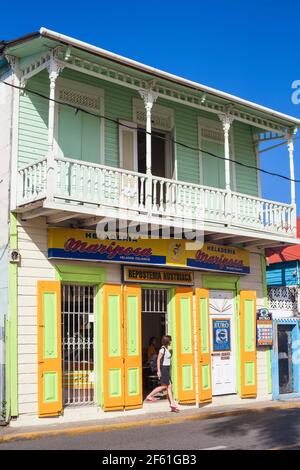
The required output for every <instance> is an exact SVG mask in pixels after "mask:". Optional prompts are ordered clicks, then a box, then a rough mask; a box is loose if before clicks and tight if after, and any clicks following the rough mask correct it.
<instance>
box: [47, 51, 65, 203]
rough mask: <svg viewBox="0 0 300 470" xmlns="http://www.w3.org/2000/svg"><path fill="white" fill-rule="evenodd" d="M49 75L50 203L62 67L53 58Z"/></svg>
mask: <svg viewBox="0 0 300 470" xmlns="http://www.w3.org/2000/svg"><path fill="white" fill-rule="evenodd" d="M47 68H48V73H49V80H50V93H49V110H48V152H47V181H46V188H47V191H46V196H47V199H48V200H49V201H53V197H54V193H55V190H56V170H57V168H56V161H55V155H54V125H55V122H54V121H55V101H54V100H55V88H56V80H57V78H58V76H59V73H60V71H61V70H62V68H61V67H59V65H58V64H57V62H56V61H55V60H54V59H53V58H52V59H51V60H50V62H49V65H48V67H47Z"/></svg>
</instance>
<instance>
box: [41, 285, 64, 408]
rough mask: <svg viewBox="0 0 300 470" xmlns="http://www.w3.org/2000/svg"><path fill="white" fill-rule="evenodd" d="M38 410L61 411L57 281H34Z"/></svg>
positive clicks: (59, 295)
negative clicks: (36, 325) (36, 304)
mask: <svg viewBox="0 0 300 470" xmlns="http://www.w3.org/2000/svg"><path fill="white" fill-rule="evenodd" d="M37 290H38V292H37V296H38V413H39V416H55V415H58V414H60V413H61V412H62V363H61V361H62V357H61V289H60V282H59V281H38V283H37Z"/></svg>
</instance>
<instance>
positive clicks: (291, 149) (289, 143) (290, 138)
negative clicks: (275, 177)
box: [286, 135, 296, 204]
mask: <svg viewBox="0 0 300 470" xmlns="http://www.w3.org/2000/svg"><path fill="white" fill-rule="evenodd" d="M286 138H287V147H288V152H289V161H290V179H291V204H296V189H295V181H294V180H295V168H294V139H293V136H292V135H287V136H286Z"/></svg>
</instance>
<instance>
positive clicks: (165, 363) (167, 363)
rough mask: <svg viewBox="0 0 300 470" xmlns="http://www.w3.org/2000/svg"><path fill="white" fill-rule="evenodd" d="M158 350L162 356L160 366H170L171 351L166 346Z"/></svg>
mask: <svg viewBox="0 0 300 470" xmlns="http://www.w3.org/2000/svg"><path fill="white" fill-rule="evenodd" d="M159 352H160V353H161V354H162V356H163V361H162V364H161V365H162V366H170V365H171V353H170V351H169V350H168V349H167V348H164V347H162V348H160V350H159Z"/></svg>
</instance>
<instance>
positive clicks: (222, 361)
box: [209, 290, 236, 395]
mask: <svg viewBox="0 0 300 470" xmlns="http://www.w3.org/2000/svg"><path fill="white" fill-rule="evenodd" d="M209 304H210V331H211V351H212V352H211V364H212V394H213V395H227V394H231V393H236V378H235V375H236V374H235V327H234V326H235V325H234V302H233V293H232V292H226V291H214V290H211V291H210V303H209Z"/></svg>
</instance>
